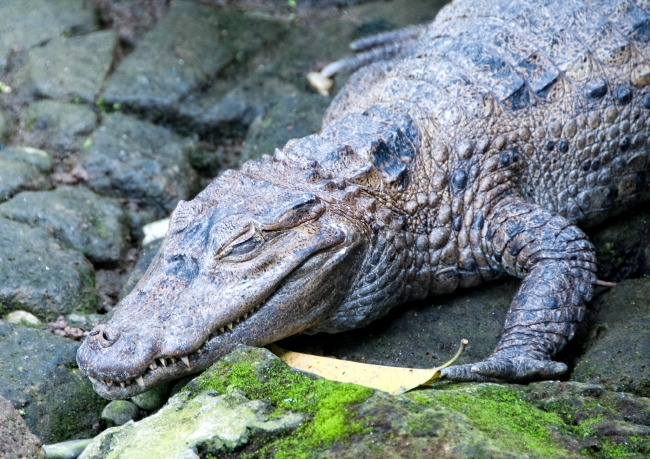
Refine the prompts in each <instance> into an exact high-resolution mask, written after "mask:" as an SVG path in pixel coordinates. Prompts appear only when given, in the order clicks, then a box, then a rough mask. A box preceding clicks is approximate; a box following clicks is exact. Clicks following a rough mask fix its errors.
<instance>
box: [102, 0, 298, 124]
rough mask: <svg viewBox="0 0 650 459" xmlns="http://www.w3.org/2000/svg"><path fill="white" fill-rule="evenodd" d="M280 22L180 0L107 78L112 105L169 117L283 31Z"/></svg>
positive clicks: (108, 93)
mask: <svg viewBox="0 0 650 459" xmlns="http://www.w3.org/2000/svg"><path fill="white" fill-rule="evenodd" d="M285 27H286V26H284V25H283V24H281V23H280V22H278V21H275V20H271V19H265V18H262V17H260V16H255V15H247V14H246V13H243V12H237V11H228V10H225V9H218V8H214V7H210V6H207V5H201V4H199V3H196V2H190V1H186V0H182V1H178V2H176V3H175V4H174V5H173V6H172V8H171V9H170V11H169V12H168V13H167V15H166V16H165V17H164V18H163V19H161V20H160V22H158V24H156V26H155V27H154V28H153V30H151V31H150V32H149V33H148V34H147V35H146V36H145V37H144V39H143V40H142V41H141V42H140V45H139V46H138V48H137V49H136V50H135V51H134V52H133V53H131V54H130V55H129V56H128V57H127V58H126V59H124V61H123V62H122V63H121V64H120V66H119V67H118V69H117V70H116V71H115V73H114V74H113V75H111V77H110V78H109V80H108V81H109V83H108V87H107V88H106V91H104V93H103V98H104V100H105V101H106V102H107V103H108V104H109V105H110V104H116V103H117V104H120V105H121V106H123V107H127V108H129V109H133V110H137V111H145V112H147V113H148V114H149V116H150V117H152V118H155V119H157V118H169V116H170V112H173V111H174V110H176V109H177V108H178V103H179V102H180V101H181V99H182V98H183V97H184V96H186V95H188V94H189V93H190V92H191V91H193V90H196V89H197V88H198V87H199V86H200V85H202V84H205V83H206V82H209V81H210V80H212V79H213V78H214V77H215V76H216V75H217V73H218V72H219V71H220V70H222V69H224V68H225V67H226V66H227V65H228V64H229V63H231V62H233V61H235V60H236V59H239V60H241V59H244V58H245V57H247V55H248V54H249V53H252V52H255V51H257V50H258V49H259V48H260V47H261V46H262V45H263V44H264V43H266V42H267V41H270V40H272V39H277V37H278V35H279V34H280V33H282V31H284V30H285Z"/></svg>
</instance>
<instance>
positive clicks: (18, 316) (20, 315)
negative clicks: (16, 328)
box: [5, 311, 43, 328]
mask: <svg viewBox="0 0 650 459" xmlns="http://www.w3.org/2000/svg"><path fill="white" fill-rule="evenodd" d="M5 320H6V321H7V322H9V323H10V324H15V325H22V326H23V327H35V328H40V327H41V326H42V325H43V322H41V321H40V320H38V317H36V316H35V315H34V314H30V313H29V312H27V311H13V312H10V313H9V314H7V315H6V316H5Z"/></svg>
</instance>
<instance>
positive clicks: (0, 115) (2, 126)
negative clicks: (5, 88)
mask: <svg viewBox="0 0 650 459" xmlns="http://www.w3.org/2000/svg"><path fill="white" fill-rule="evenodd" d="M11 124H12V122H11V118H10V117H9V114H8V113H7V112H5V111H4V110H2V108H0V144H4V143H5V142H6V141H7V139H8V138H9V136H10V135H11V130H12V126H11Z"/></svg>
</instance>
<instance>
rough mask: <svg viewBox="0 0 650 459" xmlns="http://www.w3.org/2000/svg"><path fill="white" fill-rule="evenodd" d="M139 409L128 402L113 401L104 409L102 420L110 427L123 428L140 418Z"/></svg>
mask: <svg viewBox="0 0 650 459" xmlns="http://www.w3.org/2000/svg"><path fill="white" fill-rule="evenodd" d="M139 417H140V416H139V411H138V407H137V406H135V405H134V404H133V403H131V402H129V401H127V400H113V401H112V402H110V403H109V404H108V405H106V406H105V407H104V410H103V411H102V419H103V420H104V421H106V422H107V423H108V425H109V426H121V425H123V424H126V423H127V422H129V421H137V420H138V418H139Z"/></svg>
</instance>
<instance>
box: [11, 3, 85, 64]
mask: <svg viewBox="0 0 650 459" xmlns="http://www.w3.org/2000/svg"><path fill="white" fill-rule="evenodd" d="M95 28H96V24H95V18H94V12H93V9H92V8H91V7H90V6H89V5H86V4H85V2H84V1H83V0H59V1H56V2H53V1H50V0H2V2H0V30H2V34H1V35H0V73H2V72H3V71H4V70H5V67H6V66H7V63H8V60H9V57H10V56H11V54H12V53H15V52H16V51H18V52H20V51H26V50H29V49H31V48H32V47H34V46H37V45H39V44H42V43H45V42H47V41H49V40H51V39H52V38H54V37H58V36H61V35H63V34H64V33H71V32H73V31H74V32H75V33H82V32H87V31H90V30H93V29H95Z"/></svg>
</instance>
